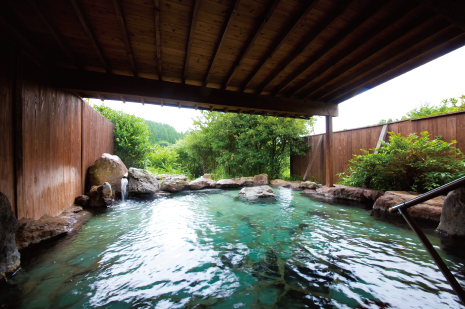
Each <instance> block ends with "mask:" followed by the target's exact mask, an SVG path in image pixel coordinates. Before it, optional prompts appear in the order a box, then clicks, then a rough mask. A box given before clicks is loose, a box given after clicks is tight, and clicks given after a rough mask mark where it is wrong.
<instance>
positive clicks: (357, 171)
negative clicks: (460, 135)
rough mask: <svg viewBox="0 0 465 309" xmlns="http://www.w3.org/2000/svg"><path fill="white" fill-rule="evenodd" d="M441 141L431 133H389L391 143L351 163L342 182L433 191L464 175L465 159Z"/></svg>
mask: <svg viewBox="0 0 465 309" xmlns="http://www.w3.org/2000/svg"><path fill="white" fill-rule="evenodd" d="M455 143H457V142H456V141H452V142H451V143H447V142H445V141H443V140H441V139H439V138H436V139H433V140H431V139H430V138H429V134H428V132H422V133H421V134H420V136H418V135H416V134H415V133H413V134H410V135H409V136H407V137H402V136H401V135H400V134H395V133H393V132H389V143H386V142H382V143H381V147H380V148H378V153H373V152H374V150H375V149H374V148H373V149H370V151H371V152H372V153H370V151H367V150H362V151H363V154H362V155H356V156H354V157H355V158H354V159H352V160H350V164H349V170H348V172H347V173H341V174H339V176H340V179H339V183H341V184H344V185H349V186H354V187H362V186H363V185H364V183H365V181H366V180H368V181H369V182H370V185H369V186H370V187H371V188H373V189H378V190H384V191H387V190H406V191H409V190H413V191H419V192H424V191H428V190H432V189H434V188H437V187H439V186H441V185H444V184H446V183H448V182H450V181H453V180H455V179H457V178H459V177H462V176H465V156H464V155H463V153H462V152H461V151H460V150H458V149H457V148H455V147H454V146H453V144H455Z"/></svg>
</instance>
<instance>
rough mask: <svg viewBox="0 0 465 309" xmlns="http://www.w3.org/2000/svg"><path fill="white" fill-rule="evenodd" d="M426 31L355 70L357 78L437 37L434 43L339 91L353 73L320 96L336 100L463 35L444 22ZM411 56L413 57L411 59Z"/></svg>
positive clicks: (354, 75)
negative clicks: (387, 71)
mask: <svg viewBox="0 0 465 309" xmlns="http://www.w3.org/2000/svg"><path fill="white" fill-rule="evenodd" d="M428 30H429V31H425V33H423V34H421V35H418V36H415V37H414V38H412V40H410V41H409V42H408V44H407V45H401V46H399V47H398V48H395V49H394V50H392V51H391V52H390V53H388V54H386V55H385V56H383V57H381V58H378V59H375V60H373V61H372V62H370V65H367V66H365V67H363V68H361V69H360V70H357V76H363V75H364V74H367V73H369V72H370V71H372V70H374V69H375V68H376V67H378V66H379V65H381V64H382V63H385V62H387V61H389V59H392V58H395V57H396V55H399V54H400V53H402V52H403V51H406V50H408V49H414V48H417V47H418V46H422V45H424V41H427V40H429V39H430V38H431V37H432V36H437V38H436V39H435V40H434V41H432V42H429V43H427V44H426V46H422V47H421V48H420V49H419V50H418V51H416V52H413V53H408V54H407V55H405V56H403V57H401V58H399V59H397V60H395V61H394V62H393V63H390V64H389V65H387V66H386V67H385V68H384V69H376V70H374V72H373V73H371V74H369V75H367V76H366V77H364V78H362V79H361V80H359V81H356V82H355V84H354V86H353V87H344V88H343V89H340V88H341V87H342V86H344V85H346V84H350V82H351V81H354V80H356V74H355V73H353V74H351V75H349V76H347V77H346V78H344V79H343V80H341V81H340V82H339V83H337V84H336V85H334V86H333V87H332V88H331V89H332V90H331V91H330V92H328V93H327V94H325V95H324V96H322V98H325V99H326V100H328V101H332V100H335V99H336V98H339V97H340V96H342V95H344V94H346V93H347V92H350V91H351V90H353V88H354V87H358V86H360V85H363V84H364V83H367V82H369V81H371V80H372V79H375V78H377V77H378V76H379V75H380V71H382V70H389V71H390V70H393V69H395V68H397V67H399V66H401V65H403V64H405V63H406V62H408V61H410V60H412V58H413V59H415V58H416V57H419V56H421V55H422V54H424V53H427V52H430V51H431V50H432V49H434V48H435V47H436V46H440V45H442V44H445V43H447V42H448V41H450V40H453V39H454V38H456V37H457V36H459V35H461V34H463V32H462V31H461V29H458V28H457V27H456V26H455V25H448V23H447V22H446V21H444V23H443V24H442V25H433V26H431V27H430V29H428ZM413 55H415V56H414V57H412V56H413ZM386 68H387V69H386ZM338 89H340V90H338Z"/></svg>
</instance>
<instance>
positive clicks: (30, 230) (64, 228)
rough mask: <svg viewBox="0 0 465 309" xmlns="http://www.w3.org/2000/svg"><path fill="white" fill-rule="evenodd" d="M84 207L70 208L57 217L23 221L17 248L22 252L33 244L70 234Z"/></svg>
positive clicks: (21, 221) (18, 234)
mask: <svg viewBox="0 0 465 309" xmlns="http://www.w3.org/2000/svg"><path fill="white" fill-rule="evenodd" d="M81 211H82V207H79V206H70V207H68V208H66V209H64V210H63V212H62V213H61V214H60V215H59V216H57V217H52V216H49V215H44V216H42V218H40V219H39V220H33V219H21V220H20V221H19V223H20V227H19V229H18V231H17V232H16V246H17V248H18V250H22V249H24V248H26V247H28V246H30V245H31V244H37V243H39V242H41V241H44V240H46V239H50V238H52V237H56V236H60V235H64V234H67V233H68V232H70V231H71V230H72V228H73V226H74V224H75V223H76V220H75V219H74V218H75V217H76V214H77V213H79V212H81Z"/></svg>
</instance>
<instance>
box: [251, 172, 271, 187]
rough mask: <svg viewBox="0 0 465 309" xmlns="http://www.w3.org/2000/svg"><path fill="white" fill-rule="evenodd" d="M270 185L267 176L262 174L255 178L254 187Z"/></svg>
mask: <svg viewBox="0 0 465 309" xmlns="http://www.w3.org/2000/svg"><path fill="white" fill-rule="evenodd" d="M267 184H268V175H267V174H260V175H255V176H253V185H254V186H262V185H267Z"/></svg>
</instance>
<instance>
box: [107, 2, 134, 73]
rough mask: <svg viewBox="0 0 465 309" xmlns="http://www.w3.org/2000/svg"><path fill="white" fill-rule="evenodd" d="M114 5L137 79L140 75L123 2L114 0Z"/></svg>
mask: <svg viewBox="0 0 465 309" xmlns="http://www.w3.org/2000/svg"><path fill="white" fill-rule="evenodd" d="M113 4H114V6H115V13H116V17H117V19H118V24H119V27H120V30H121V36H122V39H123V42H124V45H125V46H126V52H127V56H128V59H129V63H130V65H131V70H132V74H133V75H134V76H135V77H137V76H138V73H137V66H136V60H135V58H134V52H133V51H132V45H131V41H130V40H129V34H128V29H127V27H126V22H125V20H124V15H123V9H122V8H121V2H120V0H113Z"/></svg>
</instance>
